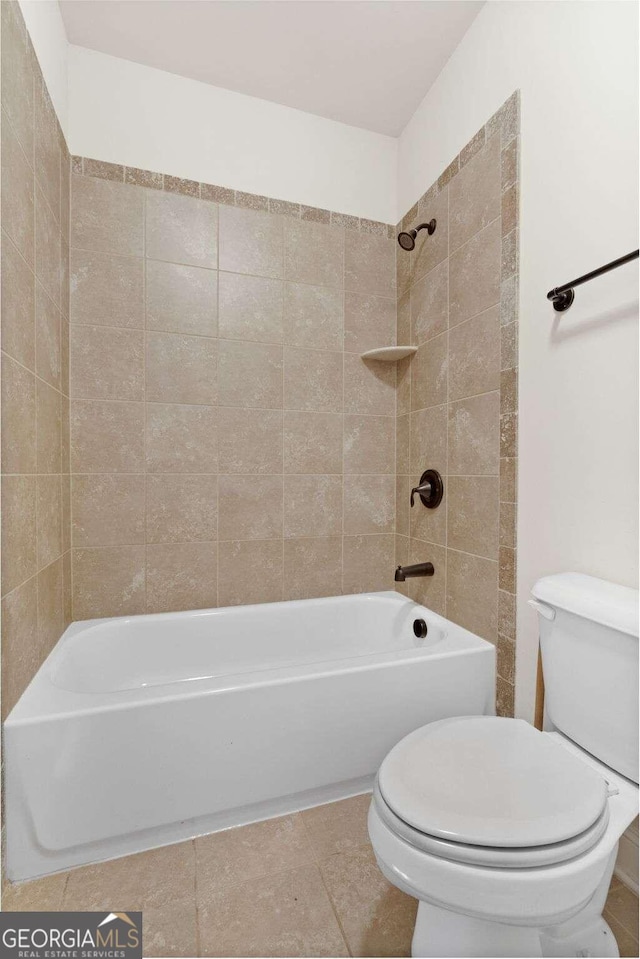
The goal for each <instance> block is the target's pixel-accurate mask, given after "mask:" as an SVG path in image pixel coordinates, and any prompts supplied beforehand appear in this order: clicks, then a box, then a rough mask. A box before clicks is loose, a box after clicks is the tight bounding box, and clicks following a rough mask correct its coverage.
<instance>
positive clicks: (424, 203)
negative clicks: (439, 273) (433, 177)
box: [396, 186, 449, 283]
mask: <svg viewBox="0 0 640 959" xmlns="http://www.w3.org/2000/svg"><path fill="white" fill-rule="evenodd" d="M430 220H435V221H436V229H435V233H432V234H431V236H429V233H428V232H427V230H420V232H419V233H418V235H417V237H416V245H415V249H414V250H413V251H412V252H411V253H404V251H403V250H401V249H400V247H398V249H397V251H396V256H397V258H398V263H400V262H402V263H405V262H406V261H407V260H408V261H409V262H410V264H411V282H412V283H415V282H416V281H417V280H419V279H420V277H422V276H424V275H425V273H430V272H431V271H432V270H433V268H434V266H437V265H438V263H442V261H443V260H446V258H447V256H448V254H449V187H448V186H446V187H445V188H444V189H443V190H441V191H440V192H439V193H438V194H437V195H435V196H429V198H428V199H424V200H421V201H420V208H419V210H418V213H417V215H416V217H415V221H414V222H412V223H411V226H412V227H415V226H417V225H418V224H419V223H428V222H429V221H430Z"/></svg>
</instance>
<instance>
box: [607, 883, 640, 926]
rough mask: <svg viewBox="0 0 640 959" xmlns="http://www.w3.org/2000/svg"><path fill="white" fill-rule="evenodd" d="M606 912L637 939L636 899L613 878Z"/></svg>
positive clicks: (634, 895)
mask: <svg viewBox="0 0 640 959" xmlns="http://www.w3.org/2000/svg"><path fill="white" fill-rule="evenodd" d="M606 910H607V912H608V913H609V914H610V915H612V916H613V917H614V919H616V920H617V921H618V922H619V923H620V925H622V926H624V928H625V929H626V930H627V932H628V933H630V935H631V936H632V937H633V938H634V939H636V940H637V939H638V897H637V896H636V894H635V893H634V892H632V891H631V889H629V888H628V887H627V886H625V885H624V884H623V883H621V882H620V881H619V880H618V879H616V878H615V877H614V879H613V882H612V883H611V888H610V889H609V895H608V896H607V904H606Z"/></svg>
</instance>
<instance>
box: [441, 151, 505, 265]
mask: <svg viewBox="0 0 640 959" xmlns="http://www.w3.org/2000/svg"><path fill="white" fill-rule="evenodd" d="M500 195H501V163H500V137H496V136H494V137H492V138H491V139H490V140H489V141H488V143H487V144H486V145H485V146H484V147H483V148H482V149H481V150H480V151H479V152H478V153H476V155H475V156H474V157H473V158H472V159H471V160H469V162H468V163H467V164H466V165H465V166H464V167H463V168H462V170H460V172H459V173H458V174H457V176H455V177H454V178H453V180H452V181H451V183H450V184H449V244H450V248H451V250H452V251H453V250H457V249H458V247H460V246H462V244H463V243H466V242H467V240H470V239H471V237H472V236H474V234H476V233H478V232H479V231H480V230H482V229H484V227H485V226H488V225H489V223H491V222H492V221H493V220H495V219H496V217H498V216H500Z"/></svg>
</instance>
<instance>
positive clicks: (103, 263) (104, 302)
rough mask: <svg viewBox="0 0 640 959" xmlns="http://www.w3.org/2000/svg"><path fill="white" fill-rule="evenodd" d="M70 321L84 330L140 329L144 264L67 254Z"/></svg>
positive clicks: (73, 252) (83, 252)
mask: <svg viewBox="0 0 640 959" xmlns="http://www.w3.org/2000/svg"><path fill="white" fill-rule="evenodd" d="M70 257H71V259H70V264H69V270H70V275H69V282H70V286H71V299H70V320H71V323H72V324H75V323H81V324H84V325H87V326H116V327H127V328H128V329H136V330H142V329H143V328H144V294H143V290H144V270H143V264H144V260H143V259H142V258H141V257H134V256H116V255H114V254H111V253H98V252H94V251H91V250H74V249H72V250H71V253H70Z"/></svg>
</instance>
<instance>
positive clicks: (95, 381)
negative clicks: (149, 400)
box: [69, 326, 145, 400]
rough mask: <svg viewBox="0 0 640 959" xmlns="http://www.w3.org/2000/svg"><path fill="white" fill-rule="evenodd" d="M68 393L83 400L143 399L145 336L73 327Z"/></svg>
mask: <svg viewBox="0 0 640 959" xmlns="http://www.w3.org/2000/svg"><path fill="white" fill-rule="evenodd" d="M69 346H70V349H69V362H70V376H69V393H70V395H71V396H72V397H74V398H77V399H84V400H142V399H144V380H145V376H144V333H143V332H142V330H125V329H116V328H111V327H104V326H72V327H71V328H70V335H69Z"/></svg>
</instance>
